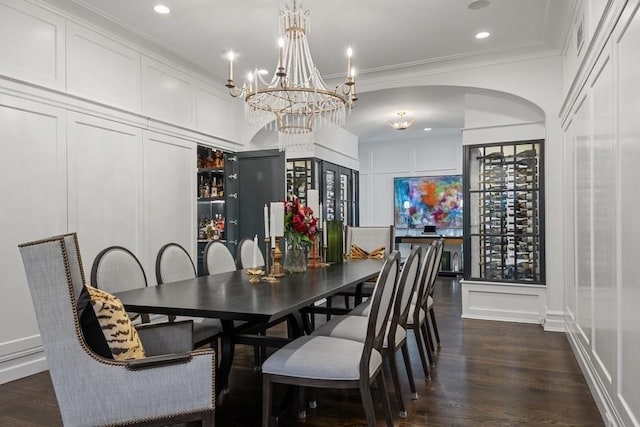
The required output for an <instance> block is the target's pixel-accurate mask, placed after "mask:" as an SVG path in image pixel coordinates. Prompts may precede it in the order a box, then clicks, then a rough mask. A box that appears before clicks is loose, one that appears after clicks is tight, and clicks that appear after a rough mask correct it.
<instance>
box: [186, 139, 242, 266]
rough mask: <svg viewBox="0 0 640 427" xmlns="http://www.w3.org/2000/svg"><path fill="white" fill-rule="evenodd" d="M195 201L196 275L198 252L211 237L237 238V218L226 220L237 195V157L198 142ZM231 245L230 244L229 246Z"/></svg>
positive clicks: (199, 255)
mask: <svg viewBox="0 0 640 427" xmlns="http://www.w3.org/2000/svg"><path fill="white" fill-rule="evenodd" d="M197 150H198V152H197V168H198V172H197V179H198V187H197V194H196V198H197V204H198V209H197V212H198V218H197V220H198V231H197V233H198V258H197V269H198V275H202V274H204V270H203V267H202V256H203V251H204V247H205V246H206V244H207V243H208V242H209V241H211V240H220V241H222V242H224V243H227V238H228V237H230V238H231V239H230V240H232V241H233V242H234V244H235V242H236V241H237V237H236V236H235V234H237V232H236V230H237V226H238V221H237V218H231V221H227V217H228V214H229V209H228V208H229V203H233V202H234V201H237V199H238V190H237V176H238V174H237V167H236V165H237V157H236V156H235V155H234V154H230V153H225V152H223V151H222V150H217V149H214V148H211V147H206V146H201V145H199V146H198V149H197ZM232 249H233V248H232Z"/></svg>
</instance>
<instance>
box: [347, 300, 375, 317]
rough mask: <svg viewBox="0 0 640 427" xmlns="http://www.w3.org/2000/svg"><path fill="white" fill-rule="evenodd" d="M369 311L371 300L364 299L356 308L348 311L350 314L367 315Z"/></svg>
mask: <svg viewBox="0 0 640 427" xmlns="http://www.w3.org/2000/svg"><path fill="white" fill-rule="evenodd" d="M369 311H371V300H366V301H365V302H363V303H362V304H360V305H358V306H357V307H356V308H354V309H353V310H351V311H350V312H349V315H350V316H365V317H367V316H369Z"/></svg>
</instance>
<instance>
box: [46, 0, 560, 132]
mask: <svg viewBox="0 0 640 427" xmlns="http://www.w3.org/2000/svg"><path fill="white" fill-rule="evenodd" d="M47 1H48V2H49V3H51V4H53V5H55V6H56V7H59V8H61V9H66V10H68V11H70V12H72V13H74V14H79V15H81V16H82V17H83V18H85V19H89V20H92V21H94V22H96V23H97V24H98V25H103V26H104V25H107V26H109V27H110V28H108V29H110V30H114V29H119V28H120V27H124V28H125V29H126V30H124V33H125V34H127V35H129V36H131V35H134V36H135V37H136V38H138V39H139V40H142V41H143V42H144V43H146V44H148V45H151V44H152V45H156V46H160V47H162V48H163V49H165V50H169V51H171V52H172V54H173V55H174V56H175V57H179V58H180V59H182V60H184V61H185V62H187V63H190V64H192V65H193V67H194V68H195V69H196V70H197V71H200V72H204V73H206V74H207V75H208V76H209V77H211V78H213V79H215V80H218V81H220V82H221V85H222V83H223V81H224V80H225V79H226V73H227V61H226V59H225V54H226V52H228V51H229V49H233V50H234V51H235V52H237V56H238V59H237V62H236V64H235V70H236V72H237V74H236V80H239V79H238V76H240V75H242V74H243V73H242V71H243V70H247V71H248V70H249V69H253V68H254V67H260V68H267V69H269V70H272V69H273V68H274V67H275V64H276V60H277V40H278V37H279V36H278V10H279V9H280V8H281V7H283V6H284V5H285V4H286V2H285V0H135V1H132V0H109V1H106V0H47ZM483 1H484V0H483ZM158 3H162V4H165V5H167V6H168V7H169V8H170V9H171V13H170V14H169V15H159V14H157V13H155V12H154V11H153V6H154V5H155V4H158ZM469 3H470V0H303V1H302V6H303V7H304V8H305V9H309V10H310V13H311V34H309V45H310V48H311V53H312V56H313V59H314V61H315V63H316V66H317V67H318V69H319V70H320V73H321V74H322V75H323V76H324V77H325V79H330V78H336V77H338V76H344V73H345V71H346V48H347V46H351V47H352V48H353V51H354V58H353V63H354V66H355V67H356V70H357V74H358V75H359V76H360V78H361V79H366V78H367V77H371V76H373V75H374V73H376V72H380V71H389V70H394V69H401V68H404V67H409V66H411V67H416V66H418V67H428V66H430V65H433V64H434V63H436V64H437V63H441V62H442V61H447V60H452V59H456V60H460V59H465V58H469V60H473V59H479V58H486V57H491V56H492V55H498V54H502V55H504V54H505V53H507V54H508V53H510V52H513V54H516V53H517V54H519V55H523V54H527V53H528V52H531V53H533V52H536V53H539V52H541V51H543V52H544V51H549V52H555V53H557V52H559V50H560V47H561V44H562V41H563V36H564V35H565V31H564V28H565V26H566V25H567V22H568V19H567V18H568V15H569V12H570V6H571V3H572V0H489V1H488V2H486V1H485V3H489V4H488V6H486V7H484V8H481V9H475V10H474V9H472V8H469V7H468V6H469ZM104 18H106V20H105V19H104ZM113 23H115V24H118V25H117V26H116V25H113ZM479 31H489V32H490V33H491V36H490V37H489V38H487V39H484V40H477V39H476V38H475V37H474V35H475V34H476V33H477V32H479ZM463 92H464V91H463V90H460V89H457V90H454V89H453V88H433V87H432V88H404V89H389V90H385V91H378V92H370V93H361V94H360V100H359V101H358V106H357V108H356V109H355V110H354V112H353V113H352V115H351V116H350V117H348V118H347V126H346V128H347V130H349V131H351V132H353V133H355V134H357V135H358V136H359V137H360V139H361V140H367V139H372V138H376V137H377V136H381V135H380V133H381V132H382V131H383V130H384V131H385V132H386V131H387V130H386V129H384V127H385V126H386V122H387V121H389V120H391V119H392V118H393V117H394V116H395V112H397V111H407V113H408V114H407V115H408V116H411V117H412V118H415V119H416V124H415V125H414V127H413V128H411V129H409V130H407V131H404V132H403V133H405V134H407V136H409V135H410V132H409V131H411V130H412V129H413V132H416V129H419V130H422V128H424V127H426V126H429V127H432V128H434V129H436V128H460V127H462V125H463V105H462V102H463V99H464V93H463ZM389 131H390V130H389ZM397 133H399V132H397V131H396V134H397ZM397 136H398V135H396V137H397Z"/></svg>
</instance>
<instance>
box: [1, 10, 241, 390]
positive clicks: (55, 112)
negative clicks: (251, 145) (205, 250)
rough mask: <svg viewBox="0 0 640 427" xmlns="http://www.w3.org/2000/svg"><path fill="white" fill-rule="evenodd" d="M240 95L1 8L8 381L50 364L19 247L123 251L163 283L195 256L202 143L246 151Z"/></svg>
mask: <svg viewBox="0 0 640 427" xmlns="http://www.w3.org/2000/svg"><path fill="white" fill-rule="evenodd" d="M231 102H232V100H231V99H230V98H229V97H228V96H227V95H226V94H225V93H223V92H222V91H221V90H219V89H218V88H217V87H216V86H215V84H214V83H213V82H211V81H209V80H208V79H207V78H205V77H203V76H199V75H196V74H194V73H193V72H191V71H188V70H185V69H181V68H180V67H178V66H176V65H175V64H173V63H171V62H170V61H168V60H165V59H164V58H161V57H158V56H157V55H155V54H154V53H150V52H148V51H145V50H144V49H143V48H141V47H139V46H136V45H133V44H131V43H128V42H127V41H126V40H124V39H122V38H120V37H119V36H117V35H114V34H109V33H107V32H104V31H102V30H99V29H97V28H95V27H93V26H91V25H84V23H83V22H82V21H81V20H80V19H78V18H76V17H73V16H70V15H67V14H65V13H62V12H60V13H57V12H56V11H55V9H52V8H50V7H46V8H45V7H44V6H43V7H42V8H41V7H39V5H38V3H37V2H31V1H25V0H0V168H1V169H0V170H2V177H3V178H2V179H0V200H2V207H1V208H0V218H1V219H2V221H0V271H2V274H1V275H0V289H1V292H2V298H0V324H3V325H11V327H6V328H0V383H4V382H7V381H11V380H14V379H17V378H20V377H24V376H26V375H29V374H32V373H35V372H38V371H41V370H43V369H45V368H46V362H45V359H44V354H43V353H42V346H41V342H40V337H39V333H38V327H37V324H36V321H35V317H34V314H33V307H32V304H31V296H30V294H29V290H28V287H27V284H26V279H25V277H24V270H23V268H22V263H21V260H20V258H19V253H18V250H17V245H18V244H19V243H22V242H25V241H29V240H35V239H40V238H44V237H47V236H51V235H56V234H60V233H64V232H68V231H76V232H78V235H79V241H80V248H81V252H82V257H83V261H84V268H85V272H86V273H87V277H89V273H90V269H91V264H92V262H93V259H94V257H95V255H96V254H97V253H98V252H99V251H100V250H102V249H103V248H105V247H107V246H110V245H122V246H125V247H127V248H128V249H130V250H131V251H133V252H134V253H135V254H136V255H137V256H138V257H139V258H140V260H141V262H142V264H143V267H144V269H145V271H146V273H147V277H148V279H149V282H150V284H154V283H155V271H154V263H155V255H156V253H157V251H158V249H159V248H160V246H161V245H163V244H165V243H167V242H169V241H174V242H178V243H180V244H182V245H184V246H185V248H186V249H187V250H188V251H190V252H191V254H192V256H195V254H196V252H195V251H196V243H195V235H196V234H195V233H196V215H195V212H194V209H195V206H196V200H195V193H196V192H195V185H196V154H195V151H196V150H195V146H196V143H202V144H207V145H211V146H214V147H219V148H222V149H227V150H233V151H236V150H242V149H243V145H242V144H240V143H238V142H236V141H235V138H236V135H237V134H238V132H237V130H236V128H235V122H234V120H233V117H232V113H231V111H233V108H230V107H231V104H230V103H231Z"/></svg>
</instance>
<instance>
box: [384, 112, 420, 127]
mask: <svg viewBox="0 0 640 427" xmlns="http://www.w3.org/2000/svg"><path fill="white" fill-rule="evenodd" d="M396 114H397V115H398V118H397V119H396V120H395V121H392V122H389V126H391V127H392V128H393V129H395V130H405V129H407V128H408V127H410V126H411V125H412V124H413V122H414V120H406V119H405V118H404V116H405V115H406V114H407V113H405V112H404V111H399V112H398V113H396Z"/></svg>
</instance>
